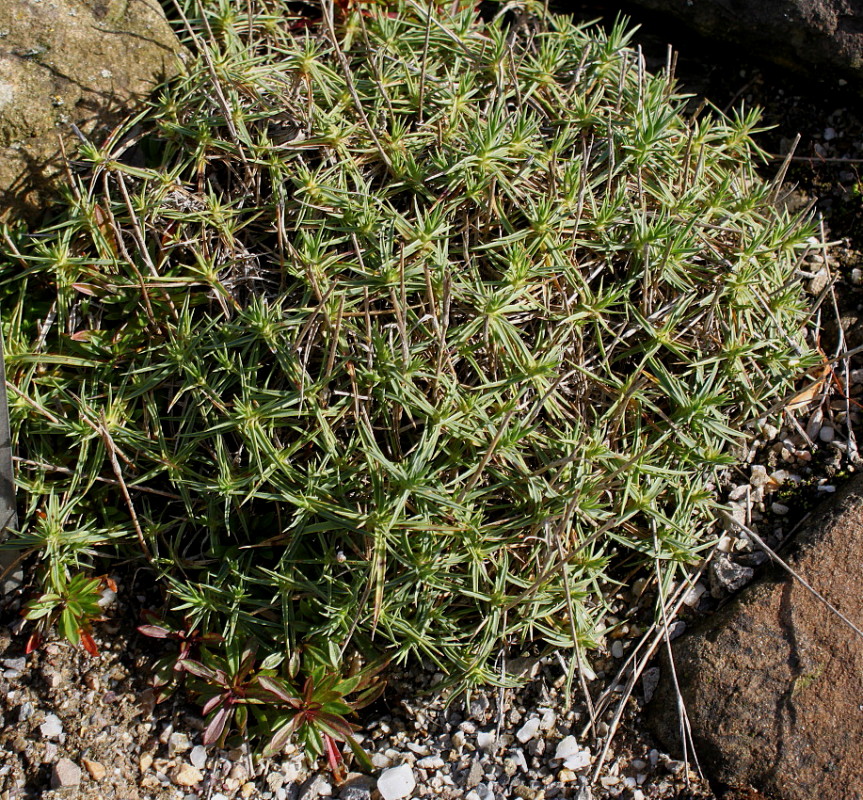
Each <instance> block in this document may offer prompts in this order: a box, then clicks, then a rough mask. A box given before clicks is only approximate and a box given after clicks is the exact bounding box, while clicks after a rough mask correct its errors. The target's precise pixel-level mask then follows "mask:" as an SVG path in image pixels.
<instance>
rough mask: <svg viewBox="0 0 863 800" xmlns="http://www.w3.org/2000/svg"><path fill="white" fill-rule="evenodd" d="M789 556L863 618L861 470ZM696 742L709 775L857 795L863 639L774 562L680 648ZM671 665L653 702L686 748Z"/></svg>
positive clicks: (655, 721) (673, 738) (657, 718)
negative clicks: (769, 568) (759, 579)
mask: <svg viewBox="0 0 863 800" xmlns="http://www.w3.org/2000/svg"><path fill="white" fill-rule="evenodd" d="M783 557H784V558H785V559H786V560H787V561H788V562H789V563H790V564H791V565H792V566H793V567H794V569H795V570H796V571H797V572H798V573H799V574H800V575H802V576H803V577H804V578H805V580H807V581H808V582H809V584H810V585H812V586H813V587H815V588H816V589H817V590H818V591H819V592H821V594H823V595H824V596H825V597H826V598H828V599H829V601H830V602H831V603H832V604H833V605H834V606H835V607H836V608H838V609H839V610H840V611H841V612H842V613H843V614H844V615H845V616H846V617H848V618H849V619H851V620H852V621H854V622H855V624H857V625H858V626H861V625H863V593H861V591H860V574H861V573H860V570H861V564H863V476H859V477H857V478H855V479H853V480H852V481H851V482H850V483H849V484H847V485H846V486H845V487H844V488H843V490H841V491H840V492H837V494H836V495H835V496H834V498H833V499H832V500H831V501H829V502H828V503H827V504H826V505H825V506H821V507H819V511H818V516H817V518H816V521H815V522H813V523H812V525H811V526H810V528H809V529H808V530H807V531H806V532H805V533H804V534H801V535H800V536H798V538H797V541H795V543H794V545H793V546H792V548H791V549H790V550H789V551H788V552H785V553H783ZM673 652H674V659H675V666H676V670H677V677H678V680H679V683H680V690H681V692H682V695H683V698H684V701H685V703H686V709H687V713H688V715H689V720H690V723H691V725H692V730H693V735H694V740H695V749H696V753H697V754H698V756H699V759H700V761H701V764H702V766H704V767H706V769H707V770H708V774H712V776H713V777H714V778H716V779H717V780H720V781H723V782H724V783H727V784H729V785H731V786H745V785H747V784H751V785H752V786H754V787H755V788H757V789H759V790H760V791H763V792H765V793H767V794H775V795H777V796H779V797H782V798H783V800H811V798H813V797H830V798H831V799H832V800H859V798H860V787H861V786H863V760H861V759H860V742H861V741H863V704H861V702H860V698H861V696H863V641H861V640H860V638H859V637H858V636H856V634H854V633H853V632H852V631H851V630H850V629H849V628H848V627H847V626H846V625H845V624H844V623H843V622H842V621H841V620H839V619H838V618H837V617H836V616H835V615H834V614H833V613H832V612H831V611H830V610H829V609H828V608H826V607H825V606H824V605H823V604H822V603H821V602H819V601H818V600H816V599H815V598H814V597H813V596H812V595H811V594H810V593H809V592H807V591H806V589H805V588H804V587H803V586H801V585H800V584H799V583H798V582H797V581H794V580H792V579H791V578H790V577H787V573H785V572H784V571H780V570H779V569H778V568H775V569H774V571H773V572H771V573H770V574H769V575H767V576H765V578H764V579H762V580H761V581H758V582H756V583H754V584H752V585H750V586H749V587H747V588H746V589H744V590H743V592H742V593H741V594H740V595H738V597H737V598H736V599H735V600H734V601H732V603H730V604H729V605H727V606H725V607H724V608H723V609H722V610H720V611H719V612H717V613H716V614H715V615H714V616H713V617H711V618H710V619H709V620H708V621H707V623H706V624H705V625H703V626H701V627H700V628H698V629H697V631H696V632H695V633H690V634H688V635H685V636H682V637H681V638H679V639H678V640H677V641H676V642H675V643H674V645H673ZM669 673H670V670H669V669H667V668H665V669H663V681H662V683H661V684H660V687H659V688H658V689H657V691H656V694H655V696H654V699H653V701H652V702H651V703H650V704H649V705H648V706H647V707H646V709H645V711H646V713H647V715H648V721H649V722H650V723H651V724H652V726H653V727H654V729H655V731H656V733H657V735H658V736H659V738H660V740H661V741H662V742H663V743H664V744H666V745H667V746H669V747H671V748H672V749H674V748H677V750H678V752H679V751H680V747H679V738H678V736H679V734H678V730H679V728H678V720H677V713H676V701H675V693H674V689H673V687H672V686H671V681H670V680H669Z"/></svg>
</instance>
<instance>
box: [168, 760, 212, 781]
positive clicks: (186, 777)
mask: <svg viewBox="0 0 863 800" xmlns="http://www.w3.org/2000/svg"><path fill="white" fill-rule="evenodd" d="M171 780H172V781H173V782H174V783H175V784H176V785H177V786H197V785H198V784H199V783H200V782H201V781H202V780H204V775H203V773H202V772H201V771H200V770H199V769H196V768H195V767H193V766H192V765H191V764H180V765H179V766H178V767H177V768H176V769H175V770H174V771H173V772H172V773H171Z"/></svg>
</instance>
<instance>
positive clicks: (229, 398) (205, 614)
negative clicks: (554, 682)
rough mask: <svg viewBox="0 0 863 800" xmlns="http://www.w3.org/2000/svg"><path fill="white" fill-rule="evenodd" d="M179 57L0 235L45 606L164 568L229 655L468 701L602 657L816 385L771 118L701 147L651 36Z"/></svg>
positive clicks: (407, 41)
mask: <svg viewBox="0 0 863 800" xmlns="http://www.w3.org/2000/svg"><path fill="white" fill-rule="evenodd" d="M249 10H250V11H251V12H252V16H251V18H250V17H248V16H247V13H248V11H249ZM188 31H189V35H190V39H189V45H190V47H191V48H192V49H193V50H194V52H195V53H196V55H195V56H194V57H193V58H191V59H190V60H189V61H188V63H187V65H186V69H185V74H184V75H183V77H182V78H181V79H179V80H178V81H176V82H175V83H174V84H173V85H172V86H170V87H168V88H166V89H165V90H164V91H163V93H162V94H161V96H160V97H159V99H158V100H157V101H155V103H154V104H153V105H152V106H151V107H149V108H148V109H147V110H146V111H145V112H144V113H142V114H141V115H139V116H138V117H137V118H136V119H135V120H133V121H131V122H130V123H129V124H128V125H126V126H124V127H123V128H121V129H119V130H117V131H115V133H114V134H113V135H112V136H111V137H110V138H109V139H108V140H107V141H106V142H104V143H102V144H100V145H98V146H97V145H88V146H86V147H84V148H83V149H82V152H81V154H80V157H79V162H78V169H77V172H76V174H77V177H76V179H75V184H74V185H73V186H72V187H71V188H70V191H69V197H68V201H67V204H66V207H65V208H64V210H63V212H62V215H61V217H60V219H59V220H58V221H57V223H56V224H55V225H54V226H53V227H51V228H50V229H48V230H45V231H43V232H42V233H41V234H40V235H39V236H37V237H34V238H31V239H28V238H26V237H23V236H20V235H19V236H16V235H15V234H13V233H7V235H6V237H5V241H6V244H5V263H4V266H3V268H2V292H3V298H2V299H3V309H4V312H5V317H4V326H5V328H4V330H5V333H6V344H7V349H8V356H7V365H8V373H9V379H10V381H11V383H12V384H13V385H14V387H15V389H14V391H13V393H12V396H11V406H12V415H13V419H14V427H15V446H16V449H17V452H18V453H19V455H20V456H21V458H22V459H24V460H23V461H22V462H21V463H20V485H21V489H22V491H23V495H24V497H25V498H26V499H25V500H24V502H25V504H26V512H25V513H24V515H23V523H22V531H21V533H20V535H19V536H18V537H17V544H18V545H19V546H23V547H26V548H29V549H32V550H34V551H35V552H37V553H38V555H39V558H40V559H42V560H43V561H44V563H45V565H46V570H45V573H44V574H45V578H46V582H47V584H48V586H47V589H50V584H51V576H52V575H61V574H62V575H63V576H68V575H71V574H75V573H76V572H79V571H86V570H88V569H89V568H90V567H91V566H93V565H94V562H95V561H97V560H99V559H101V558H103V557H105V556H111V555H118V556H120V557H122V558H124V559H128V558H133V557H134V558H140V559H141V560H142V563H143V564H144V565H146V566H147V567H148V568H149V569H152V570H153V572H154V573H155V575H156V576H157V578H158V580H160V581H161V582H162V585H163V586H164V588H165V590H166V592H167V593H168V594H169V595H170V596H171V597H172V598H173V599H172V604H173V607H174V608H176V609H177V610H178V611H179V612H181V613H183V614H184V615H186V616H187V617H188V618H189V619H190V620H191V623H190V624H194V625H195V626H197V627H199V628H201V629H202V630H206V631H210V632H214V633H217V634H219V635H221V636H223V637H225V638H226V639H227V640H228V641H233V642H236V641H245V640H246V639H247V638H249V637H251V638H252V639H254V640H256V641H258V642H259V643H261V644H262V646H263V647H264V649H265V651H266V650H275V651H278V650H284V649H285V648H288V649H290V648H293V647H296V646H297V645H298V644H299V643H301V642H303V641H307V640H309V639H321V638H326V639H327V640H329V641H330V642H335V643H336V644H337V645H338V646H339V647H340V648H342V650H343V651H344V650H345V649H346V648H348V647H349V645H351V644H352V643H353V644H358V645H360V646H361V647H362V648H365V649H368V648H369V647H375V648H377V649H379V650H381V651H385V652H386V653H388V654H390V655H391V656H393V657H394V658H395V659H396V660H397V661H398V660H404V659H407V658H408V657H420V658H423V659H427V660H430V661H432V662H434V663H435V664H436V665H438V667H439V669H441V670H443V671H444V672H445V673H446V674H447V675H448V676H450V677H449V679H450V680H451V681H452V682H458V683H459V685H462V686H467V685H471V684H475V683H478V682H483V681H490V680H495V679H499V678H500V676H499V675H498V674H497V673H496V672H494V659H495V657H496V656H497V654H498V653H499V651H500V649H501V647H502V646H503V645H504V644H506V643H519V642H523V641H526V640H529V639H545V640H546V641H547V642H549V643H551V644H552V645H554V646H557V647H572V646H573V645H575V646H576V647H579V648H589V647H591V646H593V645H594V644H595V643H596V642H597V641H598V637H599V636H600V632H601V628H602V619H603V616H604V614H605V613H606V607H607V602H606V601H607V598H608V597H609V595H610V594H611V593H612V592H613V590H614V589H615V588H616V585H615V584H614V583H613V581H612V580H611V576H612V575H623V574H631V570H634V569H635V568H637V567H638V565H639V564H643V565H645V568H646V569H650V570H654V571H655V575H656V578H657V580H658V581H660V582H661V583H662V585H663V586H664V587H665V588H666V589H667V588H668V587H669V585H670V584H671V582H672V581H674V580H676V579H679V578H680V577H681V575H682V574H683V573H684V572H685V571H686V569H687V568H688V566H689V565H691V564H693V563H694V562H696V561H697V560H698V559H699V554H700V553H701V552H702V550H703V549H704V547H705V546H707V544H708V543H709V542H710V539H711V536H712V532H711V531H712V529H711V525H712V517H713V509H714V506H715V502H716V501H715V499H714V496H713V494H712V492H711V491H710V486H709V482H710V481H711V480H712V479H713V478H714V477H715V471H716V469H717V468H719V467H722V466H724V465H727V464H729V463H731V462H732V461H733V458H732V456H731V455H730V453H731V452H732V448H731V445H733V444H734V443H735V441H737V439H738V434H737V431H738V430H740V426H741V423H742V421H743V420H745V419H748V418H751V417H752V416H757V415H760V414H763V413H764V410H765V409H766V408H767V407H768V406H770V404H772V403H774V402H775V401H776V400H777V399H779V398H781V396H782V395H783V394H784V393H785V392H787V391H788V389H789V387H790V386H792V382H793V380H794V379H795V378H796V377H797V376H799V375H800V374H801V373H802V372H803V371H804V370H805V369H806V368H807V367H808V366H809V365H811V364H812V363H813V356H812V354H811V351H810V348H809V346H808V345H807V343H806V337H805V335H804V332H803V330H802V328H803V325H804V320H805V303H804V299H803V296H802V293H801V291H800V288H799V286H798V282H797V280H796V278H795V264H796V260H797V258H798V256H799V254H800V251H801V250H802V248H803V247H804V246H805V237H806V236H807V235H808V234H809V230H808V229H807V227H806V226H805V225H803V224H801V223H800V221H799V220H796V219H792V218H790V217H788V216H787V215H786V214H785V213H784V212H782V211H779V210H777V209H776V208H775V207H774V205H773V202H772V201H773V191H774V187H773V186H772V185H770V184H769V183H765V182H763V181H762V180H761V179H759V178H758V176H757V174H756V172H755V164H756V163H757V162H758V160H759V158H760V156H761V153H760V151H759V150H758V148H757V146H756V145H755V144H754V143H753V141H752V139H751V138H750V135H751V134H752V133H753V132H755V131H756V125H757V120H758V118H757V115H756V114H755V113H752V112H741V113H738V114H736V115H735V116H733V117H731V118H728V117H725V116H722V115H721V114H718V113H711V114H703V115H701V116H699V117H698V118H697V119H692V118H689V117H687V116H686V115H685V114H684V113H683V110H684V106H685V102H686V98H684V97H682V96H681V95H679V94H678V93H677V92H676V90H675V87H674V85H673V82H672V80H671V79H670V78H669V76H668V75H666V74H665V73H660V74H651V73H649V72H648V71H647V70H646V69H645V67H644V64H643V62H642V61H641V60H640V58H639V56H638V55H637V53H636V52H635V51H633V50H632V49H630V48H628V46H627V42H628V38H629V34H628V33H627V32H626V30H625V28H624V26H622V25H618V26H616V27H614V28H613V29H612V30H611V31H610V32H603V31H602V30H601V29H598V28H588V27H585V26H580V25H574V24H572V23H571V21H569V20H568V19H566V18H565V17H557V16H555V17H543V15H542V12H541V11H540V12H539V13H538V14H533V13H531V9H530V8H528V7H527V6H522V7H518V8H515V10H513V8H512V7H511V8H509V10H507V11H506V12H505V13H504V12H502V13H501V14H500V16H498V17H496V18H494V19H492V20H485V21H484V20H482V19H481V18H479V17H478V15H477V13H476V12H475V11H474V10H473V9H471V8H463V9H457V8H453V7H452V4H445V5H444V6H442V7H440V8H437V7H433V6H429V5H426V4H419V3H414V2H411V0H407V1H406V2H402V1H400V2H393V3H387V4H386V5H378V4H374V3H367V4H366V3H363V4H360V6H359V7H358V8H356V9H353V8H335V9H333V8H332V6H327V5H325V6H324V9H323V12H322V13H321V15H319V16H316V15H315V14H312V15H311V16H305V17H301V16H298V15H296V14H294V13H292V12H290V11H289V10H287V7H286V6H284V5H280V4H274V3H271V2H265V0H250V2H249V3H246V2H242V3H231V2H227V1H225V2H215V3H210V4H209V5H208V6H207V11H206V14H205V15H202V16H192V17H191V18H190V19H189V20H188ZM65 579H66V577H64V580H65ZM47 589H46V590H47Z"/></svg>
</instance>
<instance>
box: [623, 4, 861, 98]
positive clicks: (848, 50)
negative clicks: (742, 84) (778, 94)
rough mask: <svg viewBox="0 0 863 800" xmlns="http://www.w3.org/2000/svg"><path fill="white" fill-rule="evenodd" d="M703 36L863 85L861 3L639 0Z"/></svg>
mask: <svg viewBox="0 0 863 800" xmlns="http://www.w3.org/2000/svg"><path fill="white" fill-rule="evenodd" d="M635 2H636V3H638V4H639V5H642V6H646V7H647V8H650V9H653V10H658V11H663V12H667V13H669V14H672V15H674V16H675V17H677V18H679V19H680V20H682V21H683V22H685V23H686V24H687V25H690V26H691V27H693V28H695V29H696V30H697V31H698V32H699V33H701V34H702V35H704V36H707V37H710V38H714V39H718V40H720V41H722V42H733V43H736V44H740V45H743V46H744V47H746V48H748V49H750V50H752V51H753V52H754V54H755V55H758V56H763V57H767V58H770V59H772V60H773V61H776V62H778V63H780V64H783V65H785V66H788V67H792V68H794V69H804V70H806V71H808V72H809V73H810V74H811V75H815V76H817V75H820V74H821V70H822V69H823V68H825V67H826V68H832V69H835V70H837V71H839V72H841V73H844V74H845V75H846V76H850V77H852V78H855V79H856V80H857V81H859V82H861V83H863V4H861V3H860V0H695V2H693V0H635Z"/></svg>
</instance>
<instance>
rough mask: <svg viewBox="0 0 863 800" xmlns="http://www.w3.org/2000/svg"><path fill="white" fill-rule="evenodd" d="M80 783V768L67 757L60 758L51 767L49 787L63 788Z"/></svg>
mask: <svg viewBox="0 0 863 800" xmlns="http://www.w3.org/2000/svg"><path fill="white" fill-rule="evenodd" d="M79 783H81V768H80V767H79V766H78V765H77V764H76V763H75V762H74V761H72V760H71V759H69V758H61V759H59V760H58V761H57V763H56V764H55V765H54V766H53V768H52V769H51V788H52V789H65V788H66V787H69V786H77V785H78V784H79Z"/></svg>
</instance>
